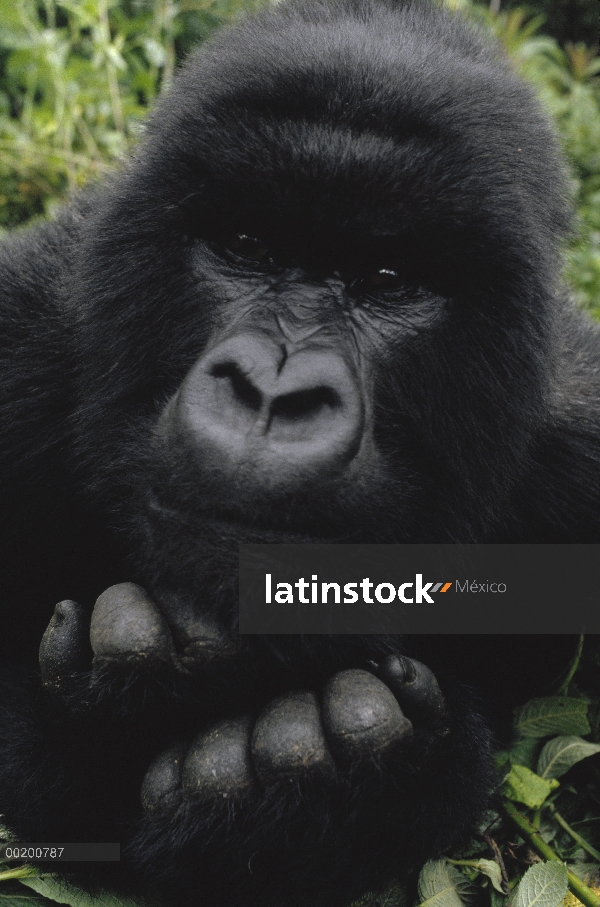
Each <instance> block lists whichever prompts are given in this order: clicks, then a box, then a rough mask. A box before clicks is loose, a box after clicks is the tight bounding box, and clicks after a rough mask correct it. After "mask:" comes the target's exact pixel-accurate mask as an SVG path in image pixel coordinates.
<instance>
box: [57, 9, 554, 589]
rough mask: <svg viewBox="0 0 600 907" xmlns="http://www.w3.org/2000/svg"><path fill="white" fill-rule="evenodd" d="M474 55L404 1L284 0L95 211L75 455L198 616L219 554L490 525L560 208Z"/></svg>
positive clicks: (522, 397) (550, 319) (154, 567)
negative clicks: (195, 601)
mask: <svg viewBox="0 0 600 907" xmlns="http://www.w3.org/2000/svg"><path fill="white" fill-rule="evenodd" d="M432 47H434V48H435V55H437V58H438V64H437V65H436V66H433V65H432V64H431V63H430V62H429V61H430V60H431V54H432V53H433V52H434V51H432ZM495 54H496V52H495V50H494V49H490V48H489V47H487V46H485V45H482V44H481V43H480V42H479V39H478V38H477V37H476V36H474V35H472V34H471V33H469V32H466V31H465V29H464V27H463V26H462V25H461V23H459V22H455V21H451V20H448V19H447V18H446V17H445V16H443V15H441V14H440V13H438V12H436V11H434V10H433V9H430V8H428V7H421V5H418V4H417V5H410V4H409V5H407V6H406V7H403V8H402V9H396V8H392V7H391V6H390V7H388V6H387V5H386V4H377V5H376V7H375V6H373V7H372V6H371V5H370V4H369V3H367V4H364V5H362V6H361V8H360V10H359V9H354V8H352V9H346V8H345V7H344V8H343V9H342V7H341V6H337V5H332V6H328V5H320V4H319V5H317V6H314V8H311V10H310V11H309V10H308V9H304V7H302V6H301V5H295V6H294V5H292V6H289V7H285V8H284V9H283V10H281V11H278V13H277V14H276V15H275V14H273V15H272V16H270V15H265V16H264V17H263V18H262V19H259V20H257V21H255V22H249V23H247V24H245V25H243V26H241V27H239V28H238V29H237V30H236V29H234V30H232V31H230V32H229V33H228V34H227V37H226V38H223V39H221V40H217V41H216V42H214V43H213V44H212V45H211V46H210V47H209V48H208V49H206V50H204V51H203V52H202V53H201V54H200V55H199V56H198V57H197V58H195V59H194V60H192V62H191V63H190V64H189V65H188V66H187V68H186V69H184V71H183V72H182V73H181V76H180V79H179V82H178V83H177V84H176V85H175V87H174V90H173V91H172V93H171V94H170V95H169V96H168V97H167V98H166V99H165V100H164V101H163V103H162V105H161V106H160V107H159V109H158V111H157V113H156V115H155V117H154V120H153V121H152V123H151V125H150V127H149V130H148V136H147V138H146V141H145V143H144V145H143V146H142V149H141V151H140V154H139V158H138V160H137V161H136V162H135V163H134V164H133V166H132V167H131V168H130V169H129V170H128V171H127V172H126V173H125V174H124V175H123V176H122V177H121V178H120V180H119V181H118V183H117V185H116V186H115V187H114V190H113V191H112V193H111V194H110V195H109V196H108V197H107V198H101V199H100V200H99V203H98V208H97V210H96V211H95V212H94V213H93V215H92V216H91V217H90V218H89V219H88V225H87V226H86V228H84V241H83V243H82V247H81V249H80V250H79V251H78V254H77V263H76V268H75V269H74V270H75V271H76V276H75V277H74V279H73V286H72V288H71V294H72V297H73V298H74V299H75V300H76V306H77V315H78V326H77V344H78V350H77V353H78V359H79V364H80V365H79V367H80V378H79V379H78V386H79V388H80V397H81V401H82V403H81V406H80V408H79V411H78V414H77V416H78V422H79V425H78V434H79V445H80V454H81V456H82V458H83V460H84V462H85V463H86V464H87V476H86V478H87V481H88V482H89V484H90V485H92V486H95V487H96V489H97V490H98V492H99V493H100V495H101V496H102V499H103V500H106V499H107V498H109V497H110V498H113V499H114V500H115V501H117V502H118V506H119V509H120V511H121V517H120V521H122V522H123V521H124V522H126V523H127V524H128V525H130V526H131V531H132V532H133V533H134V537H135V540H134V543H133V546H132V547H133V549H134V550H135V551H136V552H138V555H139V556H140V557H141V562H142V563H143V565H144V569H145V570H146V571H148V572H149V573H150V575H151V577H152V578H151V580H150V583H151V585H152V586H155V587H157V586H159V585H161V584H163V585H166V586H168V587H174V586H175V587H177V589H178V590H179V591H181V589H182V588H185V589H186V590H187V593H188V594H189V595H192V596H193V595H195V594H196V593H197V590H199V589H204V590H207V589H210V590H211V591H210V593H209V594H208V597H209V598H210V597H211V596H212V595H214V594H215V589H217V588H221V586H222V585H223V574H224V573H225V574H227V573H228V572H229V570H228V568H225V569H224V567H223V556H224V552H227V551H230V552H231V557H232V558H234V557H235V556H236V547H235V546H236V543H237V541H239V540H255V541H259V540H265V541H269V540H285V539H287V540H302V539H323V540H337V541H345V540H348V541H371V542H375V541H384V542H406V541H412V542H417V541H428V542H432V541H447V542H452V541H462V542H469V541H476V540H477V541H481V540H493V539H494V538H495V537H500V538H501V533H502V532H503V531H505V532H506V530H505V529H504V525H505V524H506V522H507V513H508V512H509V510H510V503H509V502H510V497H511V494H512V493H513V491H514V488H515V487H516V486H517V485H518V483H519V482H520V481H522V479H523V475H524V474H525V473H526V472H527V470H528V469H529V463H530V458H531V449H532V446H533V444H534V443H535V441H536V438H537V437H538V435H539V433H540V430H541V429H542V428H543V426H544V423H545V421H546V419H547V414H548V409H549V406H550V405H551V393H552V377H553V376H552V368H553V349H554V345H555V343H556V336H555V335H556V327H555V313H554V308H555V303H554V299H555V282H556V273H555V262H556V245H557V242H558V240H559V238H560V233H561V231H562V230H563V228H564V226H565V223H566V215H565V212H564V210H563V205H562V200H561V196H560V185H561V179H560V172H559V168H558V164H557V161H556V157H555V151H554V142H553V139H552V137H551V136H550V134H549V133H548V130H547V127H546V125H545V123H544V122H543V120H542V119H541V118H540V116H539V115H538V112H537V109H536V108H535V106H534V105H533V103H532V99H531V97H530V93H529V91H528V90H527V89H526V88H525V87H524V86H523V85H521V84H520V83H518V82H517V81H516V80H515V79H513V77H512V76H511V75H510V73H509V72H508V71H507V68H506V66H505V64H504V63H503V62H502V61H500V60H498V59H495ZM98 387H102V394H99V393H97V388H98ZM100 432H101V434H102V438H103V444H102V450H98V449H97V446H94V447H93V448H92V446H91V445H90V439H91V438H95V437H97V436H98V434H99V433H100ZM124 502H125V503H124ZM513 540H514V539H513ZM225 562H226V563H229V561H228V559H227V556H226V558H225ZM215 564H216V569H215V570H213V568H212V567H207V565H213V566H214V565H215ZM173 565H176V567H175V570H173ZM207 583H208V585H207Z"/></svg>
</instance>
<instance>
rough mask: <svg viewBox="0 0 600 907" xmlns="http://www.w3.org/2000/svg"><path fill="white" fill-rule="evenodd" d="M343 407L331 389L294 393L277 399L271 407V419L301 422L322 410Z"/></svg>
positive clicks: (317, 388) (316, 388) (321, 388)
mask: <svg viewBox="0 0 600 907" xmlns="http://www.w3.org/2000/svg"><path fill="white" fill-rule="evenodd" d="M341 407H342V400H341V398H340V396H339V394H337V393H336V392H335V391H334V390H332V388H330V387H315V388H311V389H310V390H299V391H293V392H292V393H289V394H282V395H281V396H280V397H276V398H275V400H274V401H273V403H272V406H271V418H279V419H289V420H292V421H293V420H300V419H310V418H311V417H313V416H317V415H319V414H320V413H321V411H322V410H324V409H326V408H329V409H331V410H334V409H338V408H341Z"/></svg>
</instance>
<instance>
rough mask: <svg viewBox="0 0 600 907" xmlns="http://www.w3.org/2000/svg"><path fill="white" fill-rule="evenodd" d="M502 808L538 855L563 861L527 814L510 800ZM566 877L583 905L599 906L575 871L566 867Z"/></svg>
mask: <svg viewBox="0 0 600 907" xmlns="http://www.w3.org/2000/svg"><path fill="white" fill-rule="evenodd" d="M504 809H505V810H506V812H507V813H508V815H509V816H510V818H511V819H512V820H513V822H514V823H515V825H516V826H517V828H518V829H519V831H520V832H521V834H522V835H523V837H524V838H525V839H526V840H527V841H528V843H529V844H531V846H532V848H533V849H534V850H535V851H536V852H537V853H538V854H539V855H540V857H543V858H544V859H545V860H556V861H558V862H559V863H562V862H563V861H562V860H561V859H560V857H559V856H558V854H556V853H555V852H554V851H553V850H552V848H551V847H550V845H549V844H546V842H545V841H544V839H543V838H542V836H541V835H540V833H539V831H538V829H537V828H536V827H535V825H533V824H532V823H531V822H530V821H529V819H528V818H527V816H524V815H522V813H520V812H519V811H518V809H517V808H516V806H515V805H514V803H511V802H510V800H505V801H504ZM567 878H568V882H569V888H570V889H571V891H572V892H573V894H574V895H575V897H576V898H579V900H580V901H581V903H582V904H585V907H600V897H598V895H597V894H596V893H595V892H594V891H592V889H591V888H589V887H588V886H587V885H586V884H585V882H582V881H581V879H578V878H577V876H576V875H575V873H574V872H571V870H570V869H567Z"/></svg>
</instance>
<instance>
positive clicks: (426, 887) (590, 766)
mask: <svg viewBox="0 0 600 907" xmlns="http://www.w3.org/2000/svg"><path fill="white" fill-rule="evenodd" d="M267 2H272V0H0V232H1V231H2V230H6V229H9V228H15V227H17V228H20V227H21V226H23V225H25V224H27V223H30V222H32V221H34V220H36V219H40V218H47V217H51V216H52V214H53V212H54V211H55V209H56V207H57V205H59V204H60V203H61V202H63V200H64V199H65V198H67V197H68V195H69V194H70V193H72V192H73V191H76V190H77V189H78V188H80V187H81V186H83V185H84V184H85V183H87V182H88V181H90V180H97V179H101V178H102V175H103V174H104V173H106V172H107V171H108V170H109V169H111V168H112V167H114V166H115V165H116V164H117V163H118V162H119V161H120V160H122V159H124V158H125V157H126V156H127V155H128V154H130V153H131V151H132V148H133V146H134V145H135V141H136V139H137V137H138V136H139V134H140V132H141V130H142V129H143V121H144V118H145V116H146V115H147V113H148V110H149V109H151V107H152V104H153V102H154V100H155V98H156V97H157V95H158V94H159V93H160V92H161V91H163V90H164V89H165V88H166V87H167V86H168V85H169V83H170V81H171V79H172V77H173V73H174V71H175V69H176V67H177V65H178V63H179V62H180V61H181V60H182V59H183V58H184V57H185V56H186V54H187V53H188V52H189V51H190V49H191V48H192V47H193V46H195V45H197V44H198V43H200V42H202V41H204V40H205V39H206V38H207V37H208V36H209V35H210V34H211V33H212V32H213V31H214V30H215V29H217V28H219V27H221V26H222V25H223V24H225V23H226V22H228V21H230V20H231V19H233V18H234V17H235V16H237V15H239V14H240V13H243V12H244V11H245V10H248V9H253V8H256V7H258V6H260V5H261V4H263V3H267ZM439 2H446V3H447V4H448V5H449V6H451V7H452V8H454V9H456V10H458V11H459V12H461V13H464V14H465V15H468V16H470V17H471V18H473V19H475V20H476V21H477V22H479V23H480V24H481V26H482V27H483V28H486V29H490V30H491V31H493V32H494V33H495V34H496V35H497V37H498V38H499V40H500V41H501V42H502V44H503V45H504V47H505V49H506V52H507V54H508V55H509V57H510V58H511V60H512V61H513V64H514V66H515V67H516V69H517V70H518V71H519V72H520V73H521V74H522V75H523V77H524V78H525V79H527V80H528V81H530V82H531V83H532V84H533V85H534V87H535V89H536V90H537V92H538V94H539V96H540V98H541V100H542V103H543V104H544V105H545V107H546V108H547V110H548V112H549V114H550V116H551V117H552V118H553V119H554V122H555V123H556V127H557V130H558V133H559V136H560V139H561V142H562V145H563V148H564V151H565V155H566V159H567V162H568V167H569V170H570V175H571V180H570V185H571V191H572V195H573V200H574V203H575V206H576V210H577V229H576V232H575V234H574V236H573V237H572V239H571V241H570V242H569V244H568V246H567V248H566V249H565V276H566V279H567V281H568V282H569V284H570V286H571V287H572V290H573V293H574V294H575V297H576V299H577V300H578V302H579V303H580V304H581V305H582V306H584V307H586V308H588V309H589V310H590V311H591V312H592V313H593V314H594V315H595V316H596V317H598V318H600V56H599V46H598V38H599V27H600V0H528V5H527V7H525V6H523V5H521V4H522V2H523V0H481V2H479V0H439ZM541 630H542V631H543V628H541ZM532 644H535V638H532ZM507 645H509V643H508V642H507ZM599 678H600V637H596V638H589V639H588V640H586V641H585V645H584V646H583V654H582V650H581V648H580V649H578V651H577V653H576V655H575V657H574V660H573V664H572V668H571V670H570V671H569V673H568V675H567V676H566V677H565V678H562V679H561V680H560V681H559V682H557V689H556V691H555V693H556V695H554V696H551V697H548V698H546V699H538V700H532V701H530V702H529V703H526V704H525V705H524V706H523V708H522V709H521V710H520V711H519V712H518V713H517V715H516V716H515V726H514V731H515V738H514V743H513V745H512V746H511V747H510V748H509V749H508V750H506V751H504V752H502V753H499V754H498V766H499V768H500V776H501V777H502V778H503V782H502V786H501V787H500V788H499V790H498V793H497V797H496V803H495V806H494V809H493V810H492V811H491V812H490V814H489V816H488V817H487V818H486V821H485V823H484V826H482V828H481V829H480V830H479V833H478V834H477V835H475V836H474V838H473V841H472V843H471V845H470V846H469V847H467V848H466V849H464V850H463V851H462V852H461V853H458V854H456V853H455V854H452V855H449V856H448V859H446V860H438V861H434V862H432V863H429V864H427V865H426V866H425V867H422V868H419V867H415V870H414V872H413V874H412V880H411V879H409V881H408V884H406V881H405V880H403V881H402V883H399V884H397V885H393V886H392V887H391V888H390V889H389V890H388V891H385V892H379V893H374V894H370V895H366V896H365V898H364V899H363V900H362V901H361V902H360V905H359V904H356V905H354V907H408V905H409V904H417V903H418V904H419V905H420V907H471V905H474V907H479V905H481V907H559V905H561V907H581V904H583V905H585V907H600V680H599ZM590 757H591V758H590ZM563 776H564V777H563ZM0 839H4V840H9V833H8V832H5V833H3V832H2V829H1V828H0ZM450 857H451V858H450ZM567 888H568V889H569V893H567ZM569 899H570V900H569ZM56 904H67V905H70V907H134V905H132V904H131V902H124V901H122V900H118V899H116V898H114V897H112V896H110V895H106V897H102V898H99V897H97V896H95V897H93V898H91V897H89V896H88V895H86V894H84V893H83V892H81V891H79V890H76V889H74V888H72V887H71V886H69V885H67V884H65V883H64V881H59V880H57V879H56V878H54V877H53V876H52V875H51V874H50V875H48V874H47V872H43V871H40V869H39V868H37V869H36V868H34V867H30V866H16V867H15V865H14V864H8V863H6V862H4V863H3V861H2V859H1V858H0V907H17V905H20V907H53V905H54V907H56ZM215 907H216V905H215Z"/></svg>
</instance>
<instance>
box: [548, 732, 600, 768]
mask: <svg viewBox="0 0 600 907" xmlns="http://www.w3.org/2000/svg"><path fill="white" fill-rule="evenodd" d="M595 753H600V743H589V742H588V741H587V740H582V739H581V737H555V738H554V740H549V741H548V743H547V744H546V745H545V746H544V748H543V750H542V752H541V753H540V758H539V759H538V764H537V773H538V775H540V776H541V777H542V778H560V777H561V775H564V774H565V772H568V771H569V769H570V768H571V766H572V765H575V764H576V763H577V762H581V760H582V759H587V757H588V756H593V755H594V754H595Z"/></svg>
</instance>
